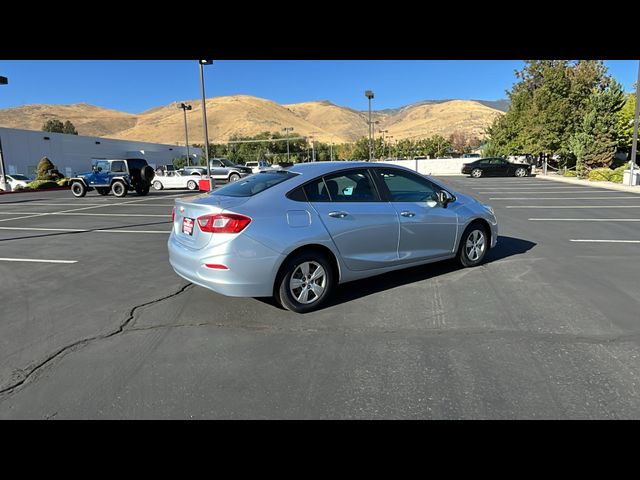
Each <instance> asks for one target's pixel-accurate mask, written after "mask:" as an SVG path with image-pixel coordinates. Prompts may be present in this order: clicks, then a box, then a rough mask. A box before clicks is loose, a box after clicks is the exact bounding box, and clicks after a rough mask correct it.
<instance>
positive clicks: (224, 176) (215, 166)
mask: <svg viewBox="0 0 640 480" xmlns="http://www.w3.org/2000/svg"><path fill="white" fill-rule="evenodd" d="M209 165H210V170H211V176H212V177H213V178H214V180H218V181H223V182H229V183H231V182H237V181H238V180H240V179H241V178H242V177H246V176H247V175H251V174H252V173H253V170H252V169H251V168H249V167H244V166H242V165H236V164H235V163H233V162H232V161H231V160H228V159H226V158H212V159H211V160H209Z"/></svg>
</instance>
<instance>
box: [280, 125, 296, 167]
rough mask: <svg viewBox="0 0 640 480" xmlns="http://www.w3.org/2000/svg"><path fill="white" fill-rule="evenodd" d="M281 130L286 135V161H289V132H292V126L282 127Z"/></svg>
mask: <svg viewBox="0 0 640 480" xmlns="http://www.w3.org/2000/svg"><path fill="white" fill-rule="evenodd" d="M282 131H283V132H285V135H286V136H287V162H288V161H289V132H293V127H284V128H283V129H282Z"/></svg>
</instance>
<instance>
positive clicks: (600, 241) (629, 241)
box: [569, 239, 640, 243]
mask: <svg viewBox="0 0 640 480" xmlns="http://www.w3.org/2000/svg"><path fill="white" fill-rule="evenodd" d="M569 241H570V242H582V243H640V240H582V239H580V240H575V239H570V240H569Z"/></svg>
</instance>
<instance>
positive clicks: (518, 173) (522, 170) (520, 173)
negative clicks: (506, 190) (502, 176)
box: [514, 167, 527, 177]
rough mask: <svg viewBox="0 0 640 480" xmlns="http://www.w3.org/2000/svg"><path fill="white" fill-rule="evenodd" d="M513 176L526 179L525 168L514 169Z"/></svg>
mask: <svg viewBox="0 0 640 480" xmlns="http://www.w3.org/2000/svg"><path fill="white" fill-rule="evenodd" d="M514 175H515V176H516V177H526V176H527V169H526V168H522V167H520V168H516V171H515V173H514Z"/></svg>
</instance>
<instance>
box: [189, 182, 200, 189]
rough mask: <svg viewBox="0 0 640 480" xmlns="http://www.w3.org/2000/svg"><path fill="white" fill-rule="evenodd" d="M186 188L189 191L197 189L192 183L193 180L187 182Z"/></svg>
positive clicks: (195, 184) (196, 185) (194, 183)
mask: <svg viewBox="0 0 640 480" xmlns="http://www.w3.org/2000/svg"><path fill="white" fill-rule="evenodd" d="M187 188H188V189H189V190H195V189H196V188H198V184H197V183H196V182H195V181H193V180H189V181H188V182H187Z"/></svg>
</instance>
